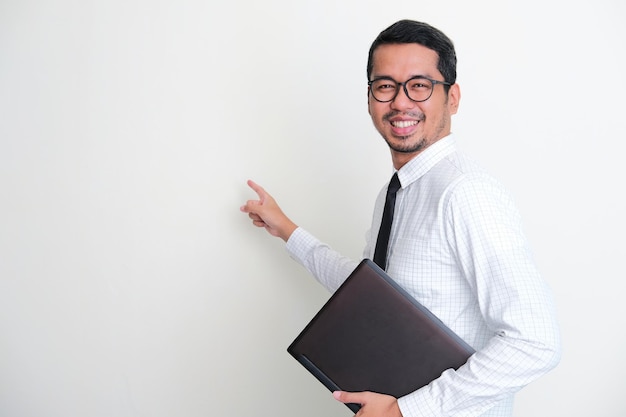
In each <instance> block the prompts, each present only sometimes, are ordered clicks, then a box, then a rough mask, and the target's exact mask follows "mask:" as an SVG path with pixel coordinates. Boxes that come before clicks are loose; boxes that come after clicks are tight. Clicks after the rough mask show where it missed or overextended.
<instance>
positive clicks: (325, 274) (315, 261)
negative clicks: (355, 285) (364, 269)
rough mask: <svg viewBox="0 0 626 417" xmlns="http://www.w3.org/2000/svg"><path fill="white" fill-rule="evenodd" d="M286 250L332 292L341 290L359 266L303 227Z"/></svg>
mask: <svg viewBox="0 0 626 417" xmlns="http://www.w3.org/2000/svg"><path fill="white" fill-rule="evenodd" d="M286 248H287V252H288V253H289V256H291V257H292V258H293V259H294V260H296V261H297V262H298V263H300V264H301V265H302V266H304V267H305V268H306V269H307V270H308V271H309V273H311V275H313V276H314V277H315V279H317V280H318V281H319V282H320V283H321V284H322V285H323V286H324V287H325V288H326V289H327V290H329V291H330V292H334V291H335V290H336V289H337V288H339V286H340V285H341V284H342V283H343V282H344V281H345V280H346V278H348V276H349V275H350V273H352V271H354V268H356V267H357V265H358V262H357V261H354V260H353V259H350V258H347V257H345V256H342V255H341V254H340V253H339V252H337V251H335V250H333V249H332V248H331V247H330V246H328V245H327V244H325V243H322V242H321V241H319V240H318V239H317V238H316V237H315V236H313V235H311V234H310V233H309V232H307V231H306V230H304V229H303V228H301V227H298V228H297V229H296V230H295V231H294V232H293V233H292V234H291V236H290V237H289V240H287V245H286Z"/></svg>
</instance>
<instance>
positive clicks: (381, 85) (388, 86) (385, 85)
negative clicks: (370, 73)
mask: <svg viewBox="0 0 626 417" xmlns="http://www.w3.org/2000/svg"><path fill="white" fill-rule="evenodd" d="M374 88H376V89H377V90H380V91H385V90H395V88H396V85H395V84H393V83H391V82H390V81H386V80H384V81H379V82H377V83H376V84H375V85H374Z"/></svg>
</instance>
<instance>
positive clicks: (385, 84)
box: [367, 76, 452, 103]
mask: <svg viewBox="0 0 626 417" xmlns="http://www.w3.org/2000/svg"><path fill="white" fill-rule="evenodd" d="M437 84H443V85H452V84H450V83H449V82H446V81H437V80H431V79H430V78H426V77H422V76H417V77H413V78H409V79H408V80H407V81H405V82H403V83H399V82H397V81H396V80H394V79H393V78H391V77H379V78H376V79H374V80H372V81H369V82H368V83H367V85H368V86H369V87H370V91H371V92H372V97H374V99H375V100H376V101H380V102H381V103H388V102H390V101H393V100H395V99H396V97H397V95H398V92H399V91H400V86H402V87H403V88H404V93H405V94H406V96H407V97H408V98H410V99H411V100H413V101H416V102H418V103H419V102H421V101H426V100H428V99H429V98H430V96H432V95H433V88H434V87H435V85H437Z"/></svg>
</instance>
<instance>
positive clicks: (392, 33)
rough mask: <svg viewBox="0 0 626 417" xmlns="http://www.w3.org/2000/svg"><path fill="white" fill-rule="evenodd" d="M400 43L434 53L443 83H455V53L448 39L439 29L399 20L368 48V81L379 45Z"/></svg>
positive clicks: (425, 24) (411, 21)
mask: <svg viewBox="0 0 626 417" xmlns="http://www.w3.org/2000/svg"><path fill="white" fill-rule="evenodd" d="M402 43H417V44H420V45H423V46H425V47H426V48H428V49H432V50H433V51H435V52H436V53H437V55H438V56H439V62H438V64H437V69H438V70H439V72H440V73H441V75H443V78H444V81H447V82H449V83H450V84H454V83H455V82H456V52H455V51H454V44H453V43H452V41H451V40H450V38H448V37H447V36H446V35H445V34H444V33H443V32H442V31H440V30H439V29H437V28H434V27H433V26H431V25H429V24H427V23H423V22H417V21H414V20H400V21H398V22H396V23H394V24H393V25H391V26H389V27H388V28H387V29H385V30H383V31H382V32H380V34H379V35H378V37H377V38H376V39H375V40H374V42H373V43H372V46H371V47H370V51H369V57H368V59H367V79H368V81H369V80H370V76H371V75H372V70H373V66H374V62H373V56H374V51H375V50H376V48H378V47H379V46H381V45H388V44H402ZM446 87H448V86H446ZM446 90H447V89H446Z"/></svg>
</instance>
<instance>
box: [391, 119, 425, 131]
mask: <svg viewBox="0 0 626 417" xmlns="http://www.w3.org/2000/svg"><path fill="white" fill-rule="evenodd" d="M418 123H419V121H418V120H395V121H391V126H393V127H397V128H400V129H403V128H406V127H411V126H416V125H417V124H418Z"/></svg>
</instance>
